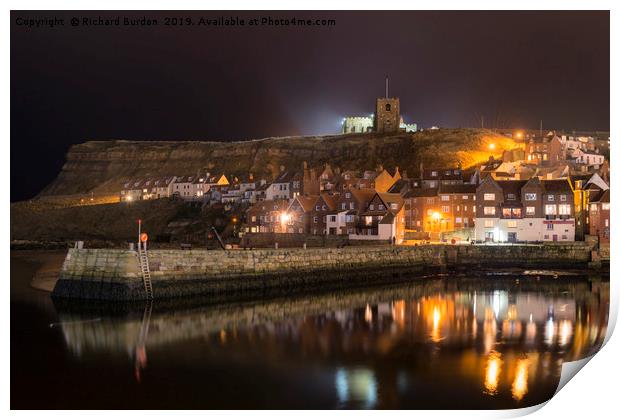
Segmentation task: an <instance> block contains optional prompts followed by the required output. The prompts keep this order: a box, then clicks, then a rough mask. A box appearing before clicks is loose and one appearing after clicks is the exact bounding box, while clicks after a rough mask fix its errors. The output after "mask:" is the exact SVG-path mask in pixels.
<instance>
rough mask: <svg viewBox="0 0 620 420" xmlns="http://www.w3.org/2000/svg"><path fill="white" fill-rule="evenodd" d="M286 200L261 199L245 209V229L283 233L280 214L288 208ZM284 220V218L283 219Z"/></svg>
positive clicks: (254, 231) (251, 231)
mask: <svg viewBox="0 0 620 420" xmlns="http://www.w3.org/2000/svg"><path fill="white" fill-rule="evenodd" d="M288 204H289V203H288V201H287V200H263V201H259V202H257V203H255V204H253V205H252V206H251V207H250V208H248V210H247V211H246V226H245V231H246V232H250V233H259V232H260V233H284V232H285V226H284V224H283V223H282V218H281V216H282V214H284V213H286V209H287V208H288ZM285 222H286V220H285Z"/></svg>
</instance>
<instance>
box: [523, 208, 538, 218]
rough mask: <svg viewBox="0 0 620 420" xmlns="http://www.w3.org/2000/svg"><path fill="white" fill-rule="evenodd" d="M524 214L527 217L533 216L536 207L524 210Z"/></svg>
mask: <svg viewBox="0 0 620 420" xmlns="http://www.w3.org/2000/svg"><path fill="white" fill-rule="evenodd" d="M525 214H527V215H528V216H533V215H535V214H536V207H530V206H528V207H526V208H525Z"/></svg>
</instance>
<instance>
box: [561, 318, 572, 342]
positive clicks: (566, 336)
mask: <svg viewBox="0 0 620 420" xmlns="http://www.w3.org/2000/svg"><path fill="white" fill-rule="evenodd" d="M572 335H573V323H572V322H571V321H569V320H567V319H565V320H564V321H561V322H560V334H559V344H560V346H562V347H563V346H565V345H567V344H568V342H569V340H570V338H571V337H572Z"/></svg>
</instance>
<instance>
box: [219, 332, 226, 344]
mask: <svg viewBox="0 0 620 420" xmlns="http://www.w3.org/2000/svg"><path fill="white" fill-rule="evenodd" d="M220 343H222V344H226V330H220Z"/></svg>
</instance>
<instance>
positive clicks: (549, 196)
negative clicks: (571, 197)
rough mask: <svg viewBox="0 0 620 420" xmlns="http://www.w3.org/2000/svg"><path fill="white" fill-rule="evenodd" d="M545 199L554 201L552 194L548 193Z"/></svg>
mask: <svg viewBox="0 0 620 420" xmlns="http://www.w3.org/2000/svg"><path fill="white" fill-rule="evenodd" d="M547 200H548V201H554V200H555V196H554V195H548V196H547Z"/></svg>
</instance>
